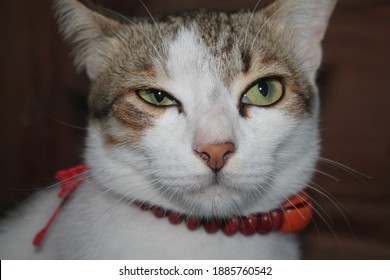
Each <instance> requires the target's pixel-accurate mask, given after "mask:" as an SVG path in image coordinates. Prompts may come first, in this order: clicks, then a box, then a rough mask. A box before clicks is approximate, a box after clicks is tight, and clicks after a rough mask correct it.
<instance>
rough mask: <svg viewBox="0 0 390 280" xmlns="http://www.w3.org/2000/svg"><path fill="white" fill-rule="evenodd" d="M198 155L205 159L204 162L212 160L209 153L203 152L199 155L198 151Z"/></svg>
mask: <svg viewBox="0 0 390 280" xmlns="http://www.w3.org/2000/svg"><path fill="white" fill-rule="evenodd" d="M196 153H197V154H198V155H199V156H200V158H201V159H203V160H204V161H206V162H207V161H209V160H210V155H209V154H208V153H205V152H201V153H199V152H198V151H196Z"/></svg>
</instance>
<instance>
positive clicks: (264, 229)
mask: <svg viewBox="0 0 390 280" xmlns="http://www.w3.org/2000/svg"><path fill="white" fill-rule="evenodd" d="M271 230H272V219H271V215H270V214H268V213H266V214H263V215H260V216H259V217H258V221H257V232H258V233H261V234H266V233H268V232H270V231H271Z"/></svg>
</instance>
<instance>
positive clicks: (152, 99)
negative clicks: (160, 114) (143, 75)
mask: <svg viewBox="0 0 390 280" xmlns="http://www.w3.org/2000/svg"><path fill="white" fill-rule="evenodd" d="M137 94H138V96H139V97H141V98H142V99H143V100H144V101H146V102H147V103H150V104H152V105H156V106H161V107H163V106H174V105H177V101H176V100H175V99H173V98H172V97H170V96H169V95H168V94H167V93H166V92H163V91H161V90H158V89H145V90H139V91H137Z"/></svg>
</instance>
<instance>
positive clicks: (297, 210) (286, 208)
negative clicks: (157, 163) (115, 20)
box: [33, 165, 313, 247]
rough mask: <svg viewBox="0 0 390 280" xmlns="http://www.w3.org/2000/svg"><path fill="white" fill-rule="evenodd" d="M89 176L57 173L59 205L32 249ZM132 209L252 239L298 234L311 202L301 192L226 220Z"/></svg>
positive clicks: (84, 169)
mask: <svg viewBox="0 0 390 280" xmlns="http://www.w3.org/2000/svg"><path fill="white" fill-rule="evenodd" d="M89 176H90V175H89V174H88V166H86V165H79V166H76V167H73V168H70V169H67V170H63V171H59V172H57V174H56V179H57V180H59V182H60V186H61V188H60V192H59V194H58V196H59V197H60V198H61V199H62V201H61V203H60V205H59V206H58V208H57V209H56V210H55V212H54V213H53V215H52V217H51V218H50V220H49V221H48V223H47V224H46V226H45V227H44V228H43V229H42V230H41V231H40V232H39V233H38V234H37V235H36V236H35V238H34V240H33V244H34V246H36V247H39V246H40V245H41V244H42V241H43V239H44V238H45V236H46V234H47V231H48V230H49V228H50V227H51V225H52V223H53V222H54V220H55V219H56V218H57V216H58V214H59V213H60V211H61V209H62V207H63V206H64V205H65V203H66V201H67V200H68V199H69V197H70V196H71V194H72V193H73V192H74V191H75V189H76V188H77V187H78V186H79V185H80V184H81V183H82V182H84V181H85V180H86V179H87V178H88V177H89ZM135 205H136V206H137V207H138V208H140V209H142V210H145V211H151V212H152V213H153V214H154V216H156V217H157V218H164V217H166V218H168V220H169V222H170V223H171V224H174V225H176V224H180V223H182V222H185V223H186V225H187V228H188V229H189V230H196V229H198V228H200V227H203V228H204V229H205V230H206V232H208V233H215V232H217V231H218V230H221V231H222V232H223V233H224V234H226V235H228V236H231V235H234V234H235V233H237V232H240V233H242V234H243V235H253V234H255V233H258V234H266V233H268V232H270V231H272V230H274V231H279V232H283V233H298V232H301V231H302V230H304V229H305V228H306V227H307V225H308V224H309V223H310V221H311V218H312V215H313V207H312V202H311V199H310V197H309V196H308V195H307V194H306V193H304V192H300V193H298V194H296V195H294V196H292V197H290V198H289V199H287V200H286V201H285V202H284V203H283V204H282V205H281V207H280V208H277V209H274V210H272V211H270V212H267V213H255V214H252V215H249V216H247V217H241V216H236V217H232V218H225V219H224V218H214V219H203V218H198V217H191V216H186V215H182V214H180V213H177V212H175V211H171V210H168V209H163V208H161V207H158V206H153V205H150V204H147V203H144V202H136V203H135Z"/></svg>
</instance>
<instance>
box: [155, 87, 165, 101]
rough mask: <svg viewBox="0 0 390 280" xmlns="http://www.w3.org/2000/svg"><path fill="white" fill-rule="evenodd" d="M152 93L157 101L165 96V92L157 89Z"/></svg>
mask: <svg viewBox="0 0 390 280" xmlns="http://www.w3.org/2000/svg"><path fill="white" fill-rule="evenodd" d="M153 94H154V98H156V100H157V102H158V103H160V102H161V101H163V100H164V98H165V94H164V93H163V92H161V91H157V90H156V91H155V92H153Z"/></svg>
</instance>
